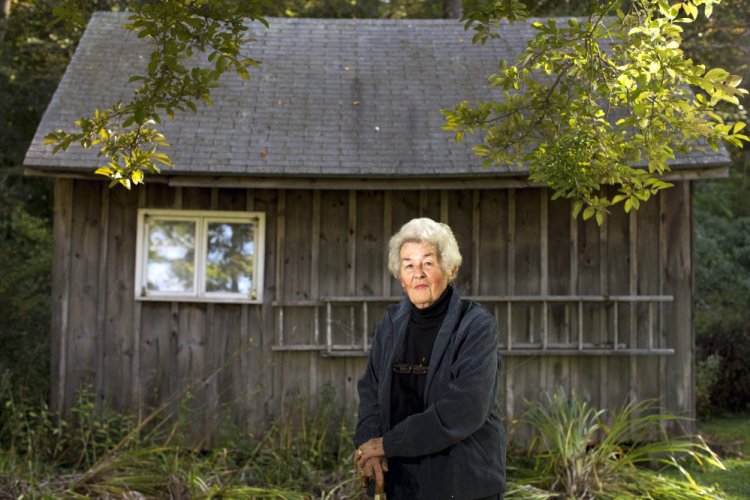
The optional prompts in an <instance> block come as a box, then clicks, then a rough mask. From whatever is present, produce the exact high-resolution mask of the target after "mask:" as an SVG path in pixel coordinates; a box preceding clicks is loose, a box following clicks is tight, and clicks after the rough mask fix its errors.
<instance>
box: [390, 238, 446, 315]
mask: <svg viewBox="0 0 750 500" xmlns="http://www.w3.org/2000/svg"><path fill="white" fill-rule="evenodd" d="M399 255H400V257H401V265H400V268H399V278H400V279H401V286H403V287H404V291H405V292H406V295H407V296H408V297H409V300H411V302H412V304H414V305H415V306H416V307H417V308H419V309H424V308H425V307H429V306H430V305H432V304H433V303H435V301H436V300H437V299H439V298H440V295H442V293H443V292H444V291H445V289H446V288H447V287H448V281H449V279H450V277H449V276H448V275H447V274H446V273H445V272H443V267H442V266H441V265H440V258H439V257H438V252H437V248H435V247H434V246H432V245H429V244H426V243H417V242H413V241H409V242H406V243H404V244H403V245H401V251H400V252H399Z"/></svg>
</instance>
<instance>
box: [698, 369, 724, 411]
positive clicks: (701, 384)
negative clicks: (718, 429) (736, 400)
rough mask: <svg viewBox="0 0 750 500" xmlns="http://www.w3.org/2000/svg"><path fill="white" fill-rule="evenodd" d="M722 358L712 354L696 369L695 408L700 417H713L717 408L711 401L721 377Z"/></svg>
mask: <svg viewBox="0 0 750 500" xmlns="http://www.w3.org/2000/svg"><path fill="white" fill-rule="evenodd" d="M720 370H721V357H720V356H719V355H718V354H710V355H709V356H708V357H706V358H705V359H701V360H699V361H698V362H697V364H696V369H695V407H696V410H697V411H698V415H699V416H701V417H707V416H709V415H711V414H712V413H713V412H714V410H715V408H716V406H715V404H714V403H713V402H712V401H711V394H712V391H713V388H714V387H715V386H716V382H718V380H719V377H720Z"/></svg>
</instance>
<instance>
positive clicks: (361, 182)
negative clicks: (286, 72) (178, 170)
mask: <svg viewBox="0 0 750 500" xmlns="http://www.w3.org/2000/svg"><path fill="white" fill-rule="evenodd" d="M95 169H96V167H95V166H93V165H92V167H91V170H90V171H88V170H86V169H71V170H64V169H63V168H55V167H47V168H45V167H25V168H24V170H23V173H24V175H27V176H29V177H57V178H65V179H87V180H101V181H102V182H105V181H107V179H105V178H104V177H102V176H98V175H94V173H93V172H94V170H95ZM488 172H492V171H491V170H488ZM726 177H729V166H727V165H719V166H697V167H694V168H693V167H691V168H680V167H676V168H674V169H673V170H670V171H668V172H666V173H664V175H663V176H662V179H663V180H665V181H689V180H701V179H720V178H726ZM146 182H148V183H160V184H163V183H168V184H169V185H170V186H174V187H216V188H257V189H321V190H340V189H343V190H347V189H353V190H384V191H385V190H388V191H393V190H431V191H438V190H443V189H449V190H450V189H513V188H525V187H542V186H544V184H541V183H537V182H529V180H528V177H527V175H526V173H524V172H518V173H511V174H508V173H504V172H502V171H500V170H498V171H497V173H496V174H495V175H493V174H473V175H471V174H469V175H466V174H462V175H461V176H450V177H438V176H435V175H424V176H419V177H365V176H358V177H330V176H317V177H292V176H278V177H251V176H239V175H235V176H226V175H215V176H212V175H190V174H185V175H166V174H164V173H162V174H159V175H148V176H147V177H146Z"/></svg>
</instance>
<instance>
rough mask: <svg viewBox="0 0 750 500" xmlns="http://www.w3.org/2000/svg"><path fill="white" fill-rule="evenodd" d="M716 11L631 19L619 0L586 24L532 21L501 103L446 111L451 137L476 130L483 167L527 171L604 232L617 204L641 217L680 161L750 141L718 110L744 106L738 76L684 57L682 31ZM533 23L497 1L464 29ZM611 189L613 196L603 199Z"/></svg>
mask: <svg viewBox="0 0 750 500" xmlns="http://www.w3.org/2000/svg"><path fill="white" fill-rule="evenodd" d="M717 3H719V2H718V1H715V0H689V1H684V2H680V3H675V4H672V5H669V4H668V3H667V2H665V1H663V0H636V1H632V2H628V3H627V6H626V7H625V8H626V10H625V11H623V10H621V7H623V5H622V2H620V1H618V0H613V1H608V2H605V3H602V4H596V6H595V7H594V8H593V11H592V12H591V13H590V15H589V16H588V17H587V18H584V19H579V18H569V19H567V21H564V22H563V21H559V20H557V19H549V20H548V21H546V22H540V21H536V22H533V23H532V26H533V28H534V29H535V30H536V36H535V37H534V38H533V39H532V40H531V41H530V42H529V44H528V47H527V48H526V50H524V51H523V52H522V53H521V54H520V55H519V56H518V58H517V60H516V61H515V62H514V63H511V64H509V63H508V62H507V61H500V65H499V69H498V71H497V72H496V73H494V74H492V75H491V76H490V77H489V85H490V86H491V87H493V88H497V89H498V91H499V92H500V94H499V95H501V97H500V98H499V99H497V100H494V101H478V102H474V103H471V102H462V103H460V104H458V105H457V106H456V107H455V108H454V109H453V110H444V115H445V117H446V124H445V126H444V128H445V129H446V130H450V131H454V132H455V133H456V139H457V140H458V141H459V142H460V141H461V140H463V138H464V135H465V134H467V133H468V134H474V133H477V132H480V133H481V134H482V139H483V143H482V144H480V145H477V146H474V150H475V152H476V153H477V154H478V155H479V156H481V157H483V158H484V163H485V165H486V166H490V165H493V164H507V163H516V164H527V165H528V166H529V172H530V176H529V177H530V179H531V180H532V181H537V182H543V183H546V184H548V185H549V186H550V187H551V188H552V190H553V192H554V195H553V198H557V197H565V198H571V199H573V200H574V203H573V213H574V215H577V214H578V213H580V212H581V211H582V213H583V218H584V219H588V218H591V217H594V218H596V220H597V222H598V223H600V224H601V223H602V222H603V219H604V216H605V214H606V213H608V210H609V208H610V207H611V206H612V205H615V204H617V203H620V202H622V203H623V207H624V209H625V211H626V212H628V211H630V210H631V209H637V208H638V207H639V206H640V203H641V202H644V201H646V200H648V199H649V198H650V197H651V196H652V195H653V194H655V193H656V192H658V191H659V190H661V189H664V188H666V187H669V184H668V183H666V182H664V181H662V180H661V179H660V176H661V175H662V174H663V173H664V172H666V171H668V170H669V165H668V162H669V161H670V160H673V159H674V158H675V154H677V153H680V154H686V153H688V152H689V151H691V150H699V151H700V150H705V149H707V147H710V148H712V149H716V148H718V146H719V144H720V143H721V141H722V140H724V141H727V142H728V143H730V144H733V145H735V146H737V147H741V146H742V144H743V142H745V141H748V137H747V136H746V135H744V133H743V132H742V129H743V128H744V126H745V124H744V123H743V122H740V121H737V122H734V123H732V122H725V120H724V119H723V118H722V117H721V116H720V115H719V114H717V112H716V109H717V106H718V105H719V104H720V103H721V102H726V103H729V104H732V105H735V106H736V105H737V104H739V97H741V96H742V95H744V94H745V93H746V91H745V90H744V89H741V88H739V87H738V85H739V83H740V81H741V77H739V76H737V75H733V74H731V73H729V72H728V71H726V70H724V69H721V68H709V67H707V66H705V65H702V64H696V63H694V62H693V60H692V59H690V58H688V57H687V56H686V55H685V53H684V52H683V50H682V48H681V43H682V33H683V26H685V25H688V24H690V23H692V22H694V21H695V20H696V19H698V17H699V15H700V12H703V13H704V14H705V16H706V17H710V15H711V13H712V10H713V7H714V4H717ZM527 15H528V11H527V7H526V4H525V3H524V2H521V1H520V0H501V1H496V2H495V1H492V2H489V3H487V4H486V5H484V6H483V7H481V8H479V9H477V10H475V11H473V12H469V13H467V14H466V16H465V22H466V27H467V29H468V28H470V27H471V28H473V29H474V31H475V36H474V41H475V42H481V43H486V42H487V41H489V40H491V39H492V38H493V37H497V34H496V33H495V32H493V29H494V28H495V26H496V23H497V21H498V20H499V19H508V20H511V21H514V20H518V19H525V18H526V16H527ZM693 90H695V91H696V93H693ZM642 167H647V168H642ZM606 185H615V186H617V187H618V192H617V194H615V195H614V196H611V197H610V196H609V195H607V194H605V192H604V190H603V189H602V188H603V186H606Z"/></svg>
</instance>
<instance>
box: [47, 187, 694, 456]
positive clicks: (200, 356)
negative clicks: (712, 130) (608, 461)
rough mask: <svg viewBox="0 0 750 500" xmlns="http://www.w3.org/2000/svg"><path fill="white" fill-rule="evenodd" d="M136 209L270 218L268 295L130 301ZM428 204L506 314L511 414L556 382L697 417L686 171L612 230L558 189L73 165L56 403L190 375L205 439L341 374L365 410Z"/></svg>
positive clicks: (60, 272)
mask: <svg viewBox="0 0 750 500" xmlns="http://www.w3.org/2000/svg"><path fill="white" fill-rule="evenodd" d="M139 207H150V208H184V209H205V210H211V209H215V210H253V211H262V212H265V213H266V221H267V226H266V227H267V232H266V250H267V252H266V257H265V292H264V297H263V303H262V304H200V303H179V302H150V301H149V302H146V301H136V300H134V298H133V297H134V291H133V286H134V275H135V241H136V211H137V208H139ZM415 216H429V217H432V218H434V219H438V220H443V221H446V222H448V223H449V224H450V225H451V227H452V228H453V229H454V231H455V233H456V237H457V239H458V241H459V244H460V246H461V250H462V254H463V256H464V264H463V266H462V268H461V270H460V273H459V275H458V278H457V280H456V284H457V286H458V289H459V290H460V291H461V293H462V294H463V295H465V296H475V297H479V298H481V300H482V301H483V302H484V303H485V304H486V305H487V307H488V308H490V310H491V311H493V312H494V313H495V314H496V317H497V319H498V323H499V325H500V332H501V342H502V344H503V349H504V351H505V357H504V367H503V368H504V369H503V383H502V388H501V399H502V401H503V405H504V409H505V414H506V417H507V418H508V419H510V418H513V417H517V416H518V415H519V414H520V413H521V412H522V410H523V408H524V400H527V399H537V398H538V397H539V395H540V392H541V391H542V390H549V389H552V388H554V387H556V386H563V387H565V388H566V389H568V390H575V391H576V392H578V393H579V394H581V395H583V396H585V397H587V398H589V399H590V400H591V402H592V403H593V404H595V405H598V406H600V407H617V406H620V405H621V404H622V403H623V402H625V401H626V400H628V399H644V398H657V399H660V400H661V401H662V403H663V404H664V405H665V408H666V409H668V410H670V411H672V412H676V413H679V414H683V415H688V416H692V414H693V408H694V395H693V333H692V312H691V300H692V296H691V286H692V283H691V280H692V277H691V233H692V227H691V219H692V216H691V193H690V184H689V182H678V183H676V185H675V187H674V188H672V189H670V190H668V191H666V192H665V193H664V194H662V195H661V196H660V197H659V198H657V199H655V200H653V201H651V202H649V203H647V204H646V205H645V206H643V207H642V208H641V210H640V211H638V212H637V213H635V212H634V213H631V214H629V215H628V214H624V213H621V212H620V211H617V210H616V211H614V212H613V214H612V215H611V216H610V217H609V219H608V220H607V223H606V224H605V225H603V226H601V227H598V226H597V225H596V224H595V223H593V222H586V223H584V222H582V221H575V220H572V219H571V218H570V215H569V205H568V203H567V202H560V201H554V202H552V201H548V193H547V192H546V191H545V190H543V189H530V188H526V189H512V188H509V189H499V190H442V191H411V190H394V191H382V190H379V191H346V190H302V189H225V188H191V187H177V188H175V187H169V186H167V185H165V184H153V185H147V186H146V187H145V188H142V189H139V190H135V191H134V192H127V191H125V190H122V189H115V190H109V189H108V188H107V187H106V185H105V184H103V183H100V182H97V181H86V180H69V179H59V180H57V181H56V185H55V232H54V235H55V259H54V283H53V294H54V311H53V360H52V372H53V373H52V375H53V377H52V380H53V381H54V384H53V385H54V387H53V391H52V392H53V407H54V408H57V409H60V410H63V411H64V410H66V409H68V408H70V405H71V404H72V402H73V400H74V398H75V395H76V392H77V391H78V390H79V389H81V388H82V387H84V386H91V387H92V388H94V389H95V391H96V394H97V397H98V398H99V402H100V403H101V404H107V405H112V406H114V407H115V408H120V409H135V410H137V411H139V412H143V411H146V410H148V409H149V408H151V407H153V406H154V405H157V404H160V403H164V402H165V401H166V402H170V403H171V404H176V399H175V398H177V397H179V395H180V394H181V393H182V391H183V390H184V389H185V387H188V386H190V387H191V394H192V396H193V397H192V399H191V403H190V404H191V405H193V406H194V408H195V409H196V410H197V411H196V415H198V416H197V417H196V421H195V424H196V426H197V430H200V431H201V433H202V434H201V435H206V436H209V439H210V436H212V435H213V433H212V430H215V429H216V428H217V427H218V422H219V420H218V419H219V418H227V417H229V418H231V420H232V421H233V422H234V423H235V424H236V425H238V426H240V427H241V428H245V429H250V430H251V429H253V428H255V427H256V426H258V425H260V424H261V423H262V422H263V421H267V420H268V419H271V418H274V417H276V416H278V415H279V414H280V413H281V412H282V411H283V409H284V407H285V405H286V404H287V403H289V402H291V401H294V400H295V399H297V398H300V397H302V398H304V397H307V396H309V395H312V396H313V397H315V396H317V395H319V394H320V391H321V390H322V388H323V387H324V385H326V384H332V385H333V387H335V389H336V392H337V394H338V396H339V397H340V398H341V401H342V402H343V404H344V405H346V407H347V408H350V409H352V410H353V409H354V408H355V407H356V381H357V379H358V377H359V375H360V373H361V372H362V370H363V368H364V364H365V357H364V354H365V348H366V344H367V342H368V335H369V334H370V333H371V331H372V327H373V326H374V324H375V323H376V322H377V320H378V318H379V317H380V315H381V314H382V311H383V309H384V307H385V306H386V305H387V303H389V302H393V301H395V300H397V298H398V297H399V295H400V293H401V292H400V290H401V288H400V286H399V285H398V283H397V282H396V281H395V280H394V279H393V278H392V277H391V276H390V275H389V274H388V272H387V270H386V256H385V250H384V249H385V247H386V244H387V240H388V238H389V237H390V235H391V234H392V233H393V232H394V231H396V230H397V229H398V228H399V227H400V226H401V224H403V223H404V222H406V221H408V220H409V219H411V218H412V217H415ZM208 443H209V444H210V441H208Z"/></svg>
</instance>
